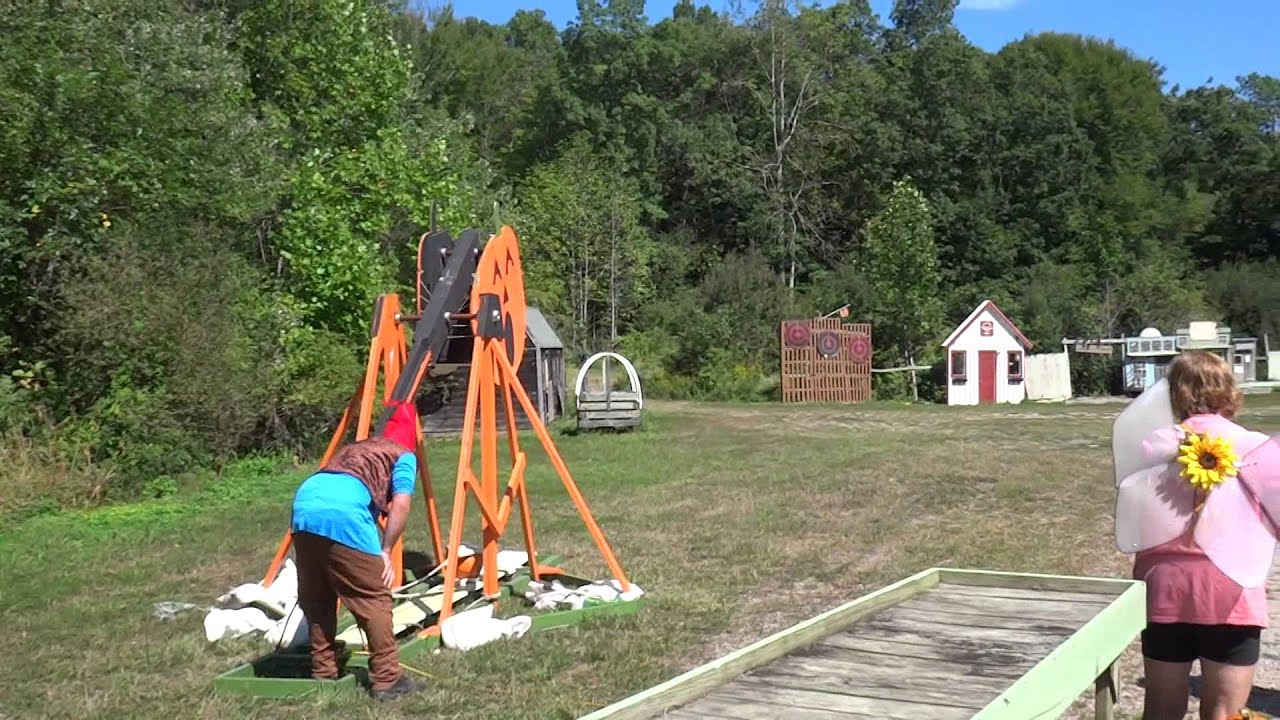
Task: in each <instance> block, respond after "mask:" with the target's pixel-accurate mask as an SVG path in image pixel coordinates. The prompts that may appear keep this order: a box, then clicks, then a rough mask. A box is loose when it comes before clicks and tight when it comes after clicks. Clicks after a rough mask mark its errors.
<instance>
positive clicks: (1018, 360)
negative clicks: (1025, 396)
mask: <svg viewBox="0 0 1280 720" xmlns="http://www.w3.org/2000/svg"><path fill="white" fill-rule="evenodd" d="M1021 379H1022V351H1021V350H1010V351H1009V380H1010V382H1012V381H1014V380H1021Z"/></svg>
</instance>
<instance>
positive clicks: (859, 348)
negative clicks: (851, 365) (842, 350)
mask: <svg viewBox="0 0 1280 720" xmlns="http://www.w3.org/2000/svg"><path fill="white" fill-rule="evenodd" d="M849 357H851V358H853V360H854V362H868V361H869V360H871V338H869V337H867V336H866V335H863V334H862V333H857V334H855V335H854V336H853V337H851V338H849Z"/></svg>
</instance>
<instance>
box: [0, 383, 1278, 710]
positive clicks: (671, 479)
mask: <svg viewBox="0 0 1280 720" xmlns="http://www.w3.org/2000/svg"><path fill="white" fill-rule="evenodd" d="M1272 398H1274V399H1272ZM1121 407H1122V406H1121V405H1119V404H1099V405H1092V404H1072V405H1024V406H1019V407H1000V408H980V409H955V408H946V407H936V406H930V407H900V406H891V405H883V404H871V405H863V406H846V407H804V408H801V407H794V406H781V405H714V404H689V403H653V407H652V408H651V409H650V410H649V411H648V412H647V414H646V418H645V426H644V427H643V428H642V429H641V430H639V431H637V432H634V433H630V434H624V435H608V434H605V435H578V436H574V435H570V434H565V433H562V432H560V431H559V430H557V432H556V440H557V442H558V445H559V448H560V450H561V452H562V454H563V455H564V457H565V459H566V460H567V462H568V464H569V466H570V468H571V470H572V471H573V473H574V474H575V477H576V478H577V480H578V483H579V485H580V487H581V488H582V491H583V493H584V494H585V496H586V498H587V500H588V502H589V503H590V504H591V507H592V509H593V510H594V512H595V514H596V517H597V519H598V520H599V521H600V523H601V525H602V526H603V528H604V530H605V532H606V534H607V535H608V537H609V539H610V541H611V542H612V544H613V547H614V548H615V550H616V551H617V553H618V555H619V557H620V559H621V561H622V563H623V565H624V567H625V568H626V569H627V571H628V572H629V573H630V575H631V578H632V579H633V580H634V581H635V582H636V583H638V584H639V585H640V586H641V587H643V588H644V589H645V590H646V592H647V593H648V596H649V604H648V606H647V607H646V609H644V610H643V611H642V612H641V613H640V614H638V615H636V616H633V617H630V618H622V619H610V620H598V621H595V622H590V623H587V624H583V625H580V626H577V627H574V628H571V629H563V630H556V631H549V632H546V633H543V634H533V635H528V636H526V637H524V638H522V639H519V640H514V641H504V642H499V643H495V644H493V645H489V646H486V647H483V648H480V649H478V650H475V651H472V652H470V653H465V654H463V653H456V652H449V651H446V652H444V653H441V654H435V655H431V654H425V655H421V656H418V657H416V658H413V659H412V660H411V661H409V662H410V664H411V665H413V666H414V667H415V668H417V669H419V670H422V671H424V672H426V673H428V674H429V675H430V678H431V679H430V680H429V683H430V689H429V690H428V691H427V692H425V693H422V694H421V695H418V696H416V697H411V698H408V699H405V700H402V701H399V702H397V703H395V704H393V705H391V706H380V705H377V704H375V703H374V702H373V701H371V700H369V699H368V698H367V697H365V696H363V695H357V694H349V695H345V696H337V697H333V698H322V699H314V700H310V699H308V700H299V701H278V700H266V699H253V698H233V697H223V696H218V695H214V694H213V693H212V690H211V684H212V681H213V679H214V677H215V676H216V675H217V674H218V673H220V672H223V671H225V670H227V669H229V668H231V667H233V666H235V665H237V664H239V663H240V662H243V661H244V660H246V659H249V658H251V657H254V656H255V655H257V654H259V653H260V652H262V650H263V646H262V645H261V644H260V643H256V642H249V641H237V642H232V643H221V644H217V645H211V644H209V643H206V642H205V640H204V635H203V629H202V619H203V614H204V613H203V610H198V611H192V612H189V613H186V614H184V615H181V616H179V617H178V618H177V619H175V620H172V621H168V622H160V621H156V620H153V619H152V617H151V612H152V604H153V603H156V602H161V601H165V600H178V601H186V602H193V603H197V604H201V605H207V604H208V603H210V602H211V601H212V600H213V599H214V598H215V597H216V596H218V595H219V594H221V593H223V592H225V591H226V590H227V589H229V588H230V587H232V586H234V585H237V584H239V583H242V582H248V581H252V580H256V579H258V578H259V576H260V575H261V573H262V572H263V570H264V569H265V568H266V566H267V563H268V562H269V560H270V558H271V555H272V552H273V550H274V548H275V545H276V543H277V541H278V540H279V538H280V534H281V532H282V530H283V529H284V528H285V525H286V522H287V518H288V504H289V498H290V496H291V493H292V492H293V489H294V488H295V486H296V484H297V483H298V482H299V481H300V480H301V479H302V477H304V476H305V474H306V471H307V468H305V467H299V468H292V469H287V470H283V471H274V470H272V469H271V468H268V467H265V466H263V465H262V464H258V465H254V464H252V463H250V464H243V465H241V466H238V467H237V469H236V470H235V471H233V472H231V473H229V474H228V475H227V476H226V477H224V478H223V480H221V481H220V482H219V483H218V484H216V485H214V486H212V487H211V488H210V489H208V490H206V491H204V492H202V493H201V494H199V495H197V496H194V497H186V498H181V499H172V500H169V501H165V502H155V503H149V504H141V505H136V506H128V507H118V508H110V509H105V510H99V511H96V512H92V513H80V514H67V515H60V516H51V517H43V518H37V519H34V520H31V521H28V522H26V523H25V524H23V525H20V526H18V527H16V528H13V529H11V530H10V531H9V532H8V533H6V534H5V535H3V536H0V557H2V558H3V560H2V561H0V614H2V616H3V617H4V618H5V620H6V621H7V626H8V628H9V631H8V632H7V646H8V651H7V653H6V655H7V658H8V660H7V662H5V663H3V664H2V665H0V717H6V718H14V719H16V718H37V717H51V718H52V717H58V718H72V717H74V718H99V717H100V718H166V719H170V718H304V717H306V718H311V717H317V718H319V717H342V718H365V717H367V718H374V717H378V718H421V717H441V718H453V717H458V718H463V717H465V718H572V717H576V716H578V715H579V714H582V713H584V712H586V711H589V710H591V709H594V708H597V707H600V706H603V705H605V704H608V703H609V702H612V701H614V700H616V699H618V698H621V697H624V696H626V695H628V694H631V693H633V692H636V691H639V690H641V689H643V688H645V687H648V686H650V685H652V684H655V683H658V682H661V681H663V680H665V679H667V678H669V677H671V676H673V675H675V674H677V673H679V672H681V671H683V670H686V669H688V668H690V667H692V666H694V665H696V664H698V663H701V662H704V661H706V660H708V659H710V658H712V657H714V656H716V655H719V654H722V653H725V652H727V651H729V650H732V649H734V648H736V647H739V646H741V645H743V644H746V643H749V642H751V641H754V640H756V639H758V638H761V637H763V636H765V635H767V634H769V633H772V632H774V631H776V630H779V629H781V628H783V627H785V626H787V625H790V624H792V623H794V622H796V621H799V620H801V619H804V618H806V617H809V616H811V615H813V614H815V613H817V612H820V611H822V610H826V609H828V608H830V607H832V606H834V605H836V604H838V603H841V602H844V601H847V600H849V599H851V598H854V597H856V596H858V595H861V594H864V593H866V592H869V591H871V590H874V589H876V588H877V587H880V586H882V585H884V584H886V583H889V582H892V581H894V580H897V579H899V578H902V577H905V576H907V575H909V574H911V573H914V572H916V571H918V570H921V569H923V568H927V567H931V566H938V565H945V566H952V567H969V568H987V569H999V570H1012V571H1029V572H1048V573H1067V574H1074V573H1083V574H1100V575H1113V576H1114V575H1124V574H1125V573H1126V571H1127V569H1128V559H1127V558H1126V557H1125V556H1123V555H1120V554H1119V553H1117V552H1116V551H1115V549H1114V546H1113V542H1112V534H1111V533H1112V505H1113V502H1114V497H1115V492H1114V482H1113V479H1112V477H1111V457H1110V449H1109V438H1110V428H1111V422H1112V420H1113V419H1114V417H1115V414H1116V413H1117V412H1118V411H1119V410H1120V408H1121ZM1243 421H1244V422H1245V423H1246V424H1247V425H1250V426H1251V427H1255V428H1258V429H1262V430H1265V431H1268V432H1273V433H1277V432H1280V396H1271V397H1261V396H1250V397H1248V398H1247V401H1246V413H1245V415H1244V416H1243ZM524 443H525V445H526V447H527V448H530V450H531V452H530V454H531V467H530V469H529V473H528V477H529V480H530V483H531V492H532V498H533V506H534V507H533V510H534V525H535V529H536V532H537V537H538V540H539V547H540V549H542V550H543V551H544V552H555V553H559V554H560V555H562V556H563V557H564V558H565V560H564V563H563V564H564V565H565V566H566V567H568V568H570V569H571V570H573V571H577V573H578V574H585V575H592V576H595V577H603V576H604V573H605V568H604V564H603V562H602V561H601V560H600V559H599V557H598V554H597V553H596V551H595V548H594V546H593V545H592V543H591V540H590V537H589V536H588V534H587V532H586V530H585V528H583V526H582V524H581V522H580V520H579V519H578V517H577V515H576V512H575V510H574V508H573V505H572V503H571V502H570V501H569V499H568V497H567V495H566V494H565V493H564V491H563V489H562V488H561V486H560V485H559V482H558V480H557V479H556V476H555V474H554V472H553V471H552V470H551V468H550V465H549V463H547V462H546V460H545V458H544V457H543V456H542V455H541V452H540V451H538V450H536V444H537V442H536V439H535V438H533V437H532V436H530V437H528V438H525V439H524ZM430 453H431V454H430V458H431V468H432V470H433V472H434V474H435V477H436V487H437V493H438V494H439V495H440V496H441V497H442V501H443V502H444V504H445V505H446V506H447V504H448V499H449V498H450V497H451V496H452V490H453V475H454V471H455V469H456V462H457V460H456V458H457V443H456V441H454V442H450V441H439V442H433V443H432V445H431V450H430ZM419 510H420V508H419V509H416V510H415V512H418V514H417V515H415V517H414V518H413V520H412V524H411V530H410V546H411V547H412V548H414V549H420V550H427V549H428V544H427V542H426V533H425V529H424V516H423V514H422V513H420V512H419ZM446 518H447V516H446ZM469 527H471V528H474V527H475V522H474V521H472V522H471V523H470V526H469ZM446 529H447V522H446ZM468 540H469V541H470V542H476V538H474V537H471V536H469V537H468ZM504 546H505V547H511V548H519V547H520V535H519V532H518V529H517V528H515V527H514V523H513V530H512V534H511V536H510V537H509V539H508V541H507V542H506V543H504ZM1126 692H1130V691H1126Z"/></svg>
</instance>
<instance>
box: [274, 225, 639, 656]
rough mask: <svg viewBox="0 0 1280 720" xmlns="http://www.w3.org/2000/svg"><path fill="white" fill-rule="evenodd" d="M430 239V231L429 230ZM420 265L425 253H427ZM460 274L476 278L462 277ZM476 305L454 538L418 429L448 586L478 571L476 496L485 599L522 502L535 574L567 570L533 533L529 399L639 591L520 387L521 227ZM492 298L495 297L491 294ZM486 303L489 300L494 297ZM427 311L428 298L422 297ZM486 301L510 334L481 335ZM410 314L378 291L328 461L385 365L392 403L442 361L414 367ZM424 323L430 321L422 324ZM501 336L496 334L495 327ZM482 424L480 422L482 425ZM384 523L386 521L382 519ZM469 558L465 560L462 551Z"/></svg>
mask: <svg viewBox="0 0 1280 720" xmlns="http://www.w3.org/2000/svg"><path fill="white" fill-rule="evenodd" d="M424 238H425V236H424ZM419 263H421V257H420V259H419ZM458 280H459V281H467V280H468V279H466V278H460V279H458ZM471 283H472V285H471V292H470V312H467V313H453V314H452V317H453V318H454V319H461V318H465V319H469V321H470V327H471V333H472V335H473V337H474V342H473V347H472V355H471V371H470V377H469V382H468V386H467V399H466V410H465V415H464V420H463V428H462V448H461V452H460V453H459V456H458V471H457V481H456V483H455V486H454V496H453V506H452V516H451V521H450V524H449V538H448V543H447V545H446V544H444V542H443V541H442V538H441V534H440V521H439V514H438V510H437V508H436V497H435V493H434V491H433V488H432V484H431V477H430V472H429V470H428V466H427V453H426V443H425V441H424V438H423V434H422V428H421V424H419V427H418V441H417V458H418V479H419V480H420V481H421V485H422V490H423V493H422V495H423V500H424V502H425V505H426V515H427V524H428V531H429V532H430V535H431V545H432V551H433V552H434V557H435V558H436V561H437V563H441V564H443V566H444V567H443V573H444V587H446V588H450V587H455V586H456V584H457V582H458V579H459V578H460V577H462V576H466V575H470V574H471V572H472V570H471V568H469V567H463V565H466V563H460V562H459V561H458V560H459V549H460V547H461V545H462V533H463V529H464V525H465V521H466V508H467V501H468V499H469V498H473V499H474V500H475V503H476V506H477V507H478V509H479V514H480V525H481V532H482V543H483V544H482V553H481V557H482V562H481V565H480V573H481V574H482V575H483V595H484V597H485V598H486V599H488V600H491V601H496V600H497V598H498V597H499V595H500V589H499V587H498V566H497V558H498V549H499V541H500V540H501V538H502V536H503V534H504V533H505V532H506V530H507V525H508V521H509V520H510V519H511V515H512V512H513V505H515V504H516V503H518V504H519V506H520V518H521V524H522V525H523V534H524V544H525V547H526V549H527V551H528V553H529V569H530V573H531V575H532V577H533V579H535V580H540V579H542V577H543V576H544V575H556V574H561V573H562V572H563V571H561V570H560V569H559V568H555V567H551V566H548V565H541V564H539V563H538V560H537V552H536V549H537V548H536V544H535V542H534V537H533V515H532V511H531V509H530V505H529V495H528V492H527V490H526V487H525V469H526V467H527V465H528V455H526V454H525V452H524V451H523V450H522V449H521V448H520V439H519V436H518V432H517V427H516V416H515V404H516V403H518V404H519V405H520V408H521V410H523V412H524V414H525V416H526V417H527V418H528V420H529V424H530V425H531V426H532V428H533V431H534V433H535V434H536V435H537V437H538V439H539V440H540V441H541V444H542V448H543V450H544V451H545V452H546V454H547V456H548V458H549V459H550V461H551V464H552V466H553V467H554V468H555V471H556V473H557V474H558V475H559V477H560V480H561V482H562V483H563V485H564V487H565V490H566V491H567V492H568V494H569V497H570V498H571V499H572V500H573V503H574V505H575V506H576V508H577V510H578V513H579V515H580V516H581V517H582V520H583V522H584V523H585V524H586V526H587V529H588V531H589V532H590V534H591V537H592V539H593V540H594V541H595V544H596V547H597V548H598V549H599V550H600V553H601V555H603V557H604V560H605V563H606V564H607V565H608V568H609V572H610V573H611V574H612V575H613V577H614V578H615V579H616V580H617V581H618V583H619V585H620V587H621V590H622V591H623V592H626V591H629V590H630V589H631V584H630V582H629V581H628V579H627V576H626V573H625V572H624V571H623V569H622V566H621V565H620V564H619V563H618V559H617V557H616V556H615V555H614V553H613V549H612V548H611V547H610V545H609V542H608V541H607V540H606V539H605V536H604V532H603V531H602V530H601V529H600V526H599V524H598V523H597V522H596V520H595V517H594V516H593V515H592V513H591V510H590V508H589V507H588V506H587V501H586V499H585V498H583V496H582V493H581V492H580V491H579V490H578V486H577V483H575V482H574V480H573V477H572V476H571V475H570V474H569V469H568V467H567V466H566V465H565V462H564V459H563V458H562V457H561V456H560V453H559V451H558V450H557V449H556V446H555V443H554V442H553V441H552V439H551V435H550V434H549V433H548V432H547V428H546V426H545V425H543V423H542V419H541V416H540V414H539V413H538V409H537V408H536V407H535V406H534V404H533V401H532V400H531V399H530V398H529V394H528V393H527V392H525V389H524V388H523V387H522V386H521V384H520V380H519V378H518V377H517V375H516V368H517V367H519V365H520V361H521V359H522V357H523V353H524V343H525V311H526V306H525V300H524V279H523V273H522V270H521V264H520V250H519V243H518V240H517V238H516V234H515V231H513V230H512V229H511V228H510V227H508V226H503V227H502V229H501V230H500V231H499V233H498V234H497V235H494V236H493V237H491V238H490V239H489V241H488V243H487V244H486V245H485V248H484V251H483V252H482V253H481V255H480V258H479V261H478V262H477V264H476V269H475V277H474V279H473V280H471ZM486 296H488V297H486ZM486 300H487V302H486ZM418 306H419V311H420V312H421V302H420V301H419V304H418ZM482 307H484V308H486V311H487V312H490V313H491V315H492V320H493V321H497V322H499V324H500V325H501V327H502V329H503V330H504V332H501V333H497V334H496V336H492V337H484V336H482V333H481V327H482V318H481V317H480V309H481V308H482ZM404 321H405V318H404V317H403V316H402V314H401V305H400V299H399V297H398V296H397V295H383V296H381V297H379V298H378V301H377V305H376V309H375V312H374V321H373V328H372V331H371V336H372V339H371V340H370V343H369V358H368V362H367V364H366V367H365V373H364V376H363V377H362V378H361V380H360V382H359V384H358V385H357V387H356V391H355V394H354V395H353V396H352V398H351V402H350V403H349V404H348V405H347V407H346V410H344V411H343V413H342V418H341V420H339V422H338V427H337V428H336V429H335V430H334V434H333V438H332V439H331V440H330V442H329V447H328V449H327V450H326V451H325V454H324V457H323V458H322V459H321V462H320V465H321V467H323V466H324V465H325V464H327V463H328V461H329V459H330V458H331V457H332V456H333V454H334V453H335V452H337V450H338V449H339V448H340V447H342V444H343V439H344V437H345V436H346V434H347V430H348V429H349V427H350V425H351V420H352V418H353V417H354V418H355V439H356V440H357V441H359V440H363V439H365V438H367V437H369V435H370V432H371V430H372V427H373V420H374V412H373V411H374V400H375V398H376V395H377V388H378V376H379V371H381V374H382V379H383V386H384V388H385V390H384V391H383V398H382V402H383V404H384V405H385V404H387V403H388V402H389V401H390V400H391V392H392V388H393V387H395V386H396V385H397V383H399V381H400V379H401V375H402V374H403V373H404V372H405V371H406V370H408V371H410V372H413V373H414V378H413V383H412V386H411V392H410V393H409V397H410V398H412V397H413V396H414V395H416V393H417V388H418V387H419V385H420V384H421V382H422V379H423V377H424V376H425V375H426V371H427V369H428V368H429V367H430V366H431V365H432V364H433V363H434V362H435V360H436V359H435V358H432V357H431V356H430V354H428V355H427V356H426V357H425V358H424V359H423V361H422V362H421V363H420V364H419V366H418V367H416V368H408V367H406V366H405V363H406V358H407V357H408V355H407V345H406V341H405V336H404V330H403V328H402V326H401V325H402V323H403V322H404ZM438 321H439V322H441V323H446V322H448V321H449V318H447V317H441V318H439V319H438ZM419 327H421V325H419ZM488 334H489V335H494V333H488ZM499 399H501V402H502V403H503V408H504V410H505V413H504V415H505V417H506V428H505V431H506V435H507V444H508V449H509V452H510V458H511V468H510V473H509V475H508V476H507V482H506V488H505V490H503V491H502V492H501V494H499V485H500V476H499V473H500V471H499V467H498V464H499V463H498V405H497V403H498V402H499ZM477 421H478V423H477ZM477 424H478V425H479V429H480V431H479V435H480V475H479V477H477V476H476V474H475V472H474V470H473V467H472V457H473V452H474V446H475V436H476V426H477ZM380 524H382V525H383V527H385V521H380ZM403 544H404V541H403V538H402V539H401V540H400V541H399V542H397V543H396V545H395V547H394V548H393V549H392V553H391V556H392V562H393V565H394V570H395V577H396V578H397V579H398V581H402V579H403V577H404V559H403V552H404V548H403ZM291 545H292V535H291V534H290V533H289V532H286V533H285V536H284V538H283V540H281V542H280V545H279V548H278V549H277V550H276V554H275V557H274V558H272V560H271V564H270V566H269V567H268V569H267V572H266V575H265V576H264V577H263V580H262V584H263V585H264V586H266V585H270V584H271V582H272V581H274V580H275V578H276V576H277V574H278V573H279V571H280V568H281V566H282V565H283V563H284V560H285V557H286V556H287V555H288V553H289V548H290V546H291ZM462 560H466V558H462ZM451 614H452V606H451V605H450V604H449V603H445V604H444V606H443V607H442V608H441V611H440V614H439V616H438V618H437V621H436V623H435V624H434V625H432V626H430V627H427V628H425V629H423V630H422V631H421V632H420V633H419V635H420V636H427V635H438V634H439V632H440V623H443V622H444V621H445V620H446V619H447V618H448V617H449V616H450V615H451Z"/></svg>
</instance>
